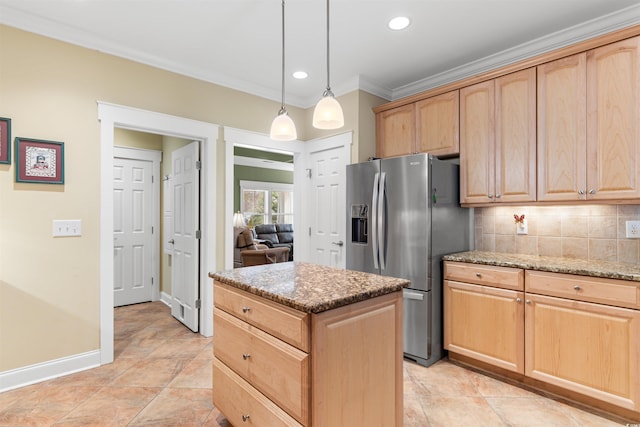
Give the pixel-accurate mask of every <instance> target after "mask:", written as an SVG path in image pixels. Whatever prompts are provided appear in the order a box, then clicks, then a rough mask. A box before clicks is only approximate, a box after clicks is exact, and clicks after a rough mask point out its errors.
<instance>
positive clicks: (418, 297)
mask: <svg viewBox="0 0 640 427" xmlns="http://www.w3.org/2000/svg"><path fill="white" fill-rule="evenodd" d="M404 297H405V298H407V299H414V300H417V301H422V300H423V299H424V295H423V294H420V293H418V292H406V291H405V293H404Z"/></svg>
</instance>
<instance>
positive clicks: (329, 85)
mask: <svg viewBox="0 0 640 427" xmlns="http://www.w3.org/2000/svg"><path fill="white" fill-rule="evenodd" d="M329 68H330V67H329V0H327V90H326V91H325V93H324V94H323V96H327V95H329V94H331V95H333V94H332V93H331V84H330V83H329Z"/></svg>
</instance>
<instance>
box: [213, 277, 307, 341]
mask: <svg viewBox="0 0 640 427" xmlns="http://www.w3.org/2000/svg"><path fill="white" fill-rule="evenodd" d="M213 300H214V303H215V306H216V307H218V308H221V309H223V310H224V311H226V312H228V313H231V314H233V315H234V316H236V317H238V318H240V319H242V320H244V321H245V322H247V323H250V324H252V325H254V326H257V327H258V328H260V329H262V330H263V331H266V332H268V333H270V334H271V335H273V336H276V337H278V338H280V339H281V340H283V341H285V342H287V343H289V344H291V345H293V346H295V347H297V348H299V349H301V350H303V351H306V352H309V351H310V346H309V315H308V314H307V313H303V312H301V311H298V310H294V309H292V308H289V307H286V306H283V305H281V304H277V303H275V302H272V301H268V300H265V299H264V298H260V297H257V296H255V295H252V294H250V293H249V292H245V291H243V290H240V289H236V288H233V287H231V286H228V285H225V284H223V283H220V282H218V281H216V282H215V286H214V297H213Z"/></svg>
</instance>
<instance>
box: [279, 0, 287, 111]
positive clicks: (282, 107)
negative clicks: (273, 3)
mask: <svg viewBox="0 0 640 427" xmlns="http://www.w3.org/2000/svg"><path fill="white" fill-rule="evenodd" d="M281 99H282V102H281V105H280V112H279V113H278V114H282V113H284V112H285V111H286V110H285V108H284V0H282V98H281Z"/></svg>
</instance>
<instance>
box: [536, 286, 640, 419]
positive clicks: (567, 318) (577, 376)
mask: <svg viewBox="0 0 640 427" xmlns="http://www.w3.org/2000/svg"><path fill="white" fill-rule="evenodd" d="M526 298H527V301H526V304H525V305H526V313H525V317H526V323H525V329H526V330H525V336H526V344H525V345H526V348H527V354H526V372H525V374H526V375H528V376H530V377H532V378H536V379H539V380H542V381H545V382H548V383H551V384H555V385H558V386H560V387H564V388H566V389H569V390H573V391H576V392H578V393H581V394H584V395H587V396H592V397H595V398H597V399H600V400H603V401H606V402H609V403H612V404H614V405H618V406H621V407H624V408H629V409H633V410H636V411H637V410H638V409H640V370H639V360H640V338H639V337H640V326H639V325H640V311H638V310H630V309H626V308H618V307H611V306H607V305H601V304H593V303H587V302H579V301H573V300H569V299H564V298H554V297H546V296H541V295H532V294H527V296H526Z"/></svg>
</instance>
